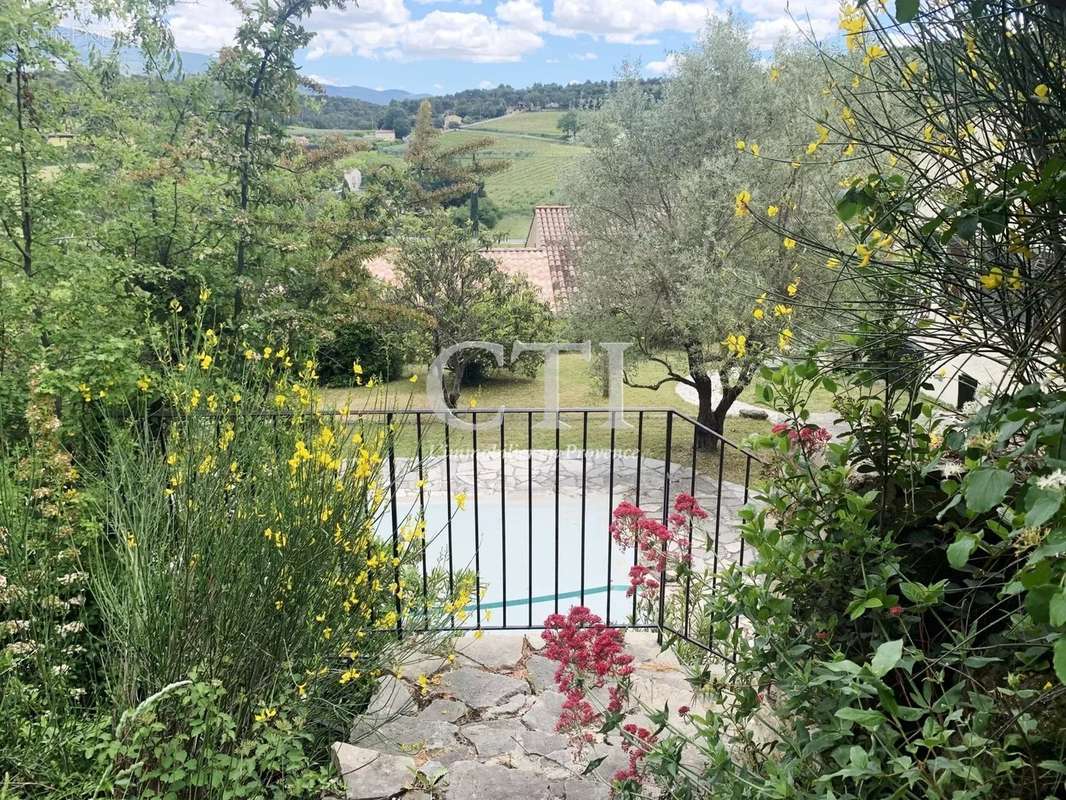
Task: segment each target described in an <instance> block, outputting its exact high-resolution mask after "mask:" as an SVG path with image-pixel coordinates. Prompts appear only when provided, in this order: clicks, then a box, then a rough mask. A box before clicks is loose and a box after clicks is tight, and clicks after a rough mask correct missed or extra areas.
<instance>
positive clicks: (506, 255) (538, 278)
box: [366, 247, 556, 308]
mask: <svg viewBox="0 0 1066 800" xmlns="http://www.w3.org/2000/svg"><path fill="white" fill-rule="evenodd" d="M485 255H486V256H488V257H489V258H491V259H492V260H493V261H494V262H495V263H496V266H498V267H499V268H500V270H501V271H503V272H505V273H506V274H508V275H516V276H518V277H522V278H525V279H526V280H528V281H529V282H530V284H532V285H533V288H535V289H536V290H537V292H538V294H540V296H541V299H542V300H544V301H545V302H546V303H548V304H549V305H551V306H552V307H553V308H555V307H556V302H555V292H554V289H553V285H552V273H551V266H550V263H549V259H548V253H547V251H546V250H544V249H539V248H526V247H494V248H492V249H490V250H486V251H485ZM366 266H367V269H368V270H369V271H370V274H371V275H373V276H374V277H375V278H377V279H378V280H381V281H385V282H386V283H395V282H396V265H395V264H394V263H393V260H392V257H391V255H390V254H389V253H383V254H382V255H379V256H376V257H375V258H372V259H370V261H368V262H367V265H366Z"/></svg>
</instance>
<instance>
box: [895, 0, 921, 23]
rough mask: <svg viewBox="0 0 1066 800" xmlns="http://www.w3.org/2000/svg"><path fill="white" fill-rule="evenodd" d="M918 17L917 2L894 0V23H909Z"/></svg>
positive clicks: (914, 0) (912, 0) (916, 0)
mask: <svg viewBox="0 0 1066 800" xmlns="http://www.w3.org/2000/svg"><path fill="white" fill-rule="evenodd" d="M916 16H918V0H896V21H897V22H910V21H911V20H912V19H914V18H915V17H916Z"/></svg>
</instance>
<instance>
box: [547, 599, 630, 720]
mask: <svg viewBox="0 0 1066 800" xmlns="http://www.w3.org/2000/svg"><path fill="white" fill-rule="evenodd" d="M544 627H545V630H544V632H543V633H542V634H541V636H542V637H543V638H544V641H545V642H547V646H546V647H545V648H544V655H545V657H546V658H550V659H551V660H552V661H556V662H558V663H559V666H558V668H557V669H556V670H555V683H556V685H557V686H558V687H559V691H561V692H562V693H563V694H564V695H566V700H565V702H564V703H563V711H562V714H561V715H560V717H559V721H558V722H557V723H556V726H555V729H556V730H557V731H559V732H560V733H569V734H570V735H572V736H574V737H575V738H577V739H580V740H581V741H591V740H592V733H591V732H590V731H589V730H588V729H589V728H590V727H591V726H592V725H593V723H595V722H596V721H597V719H598V718H599V714H598V713H597V712H596V710H595V709H594V708H593V707H592V704H591V703H589V701H588V697H587V691H588V690H589V689H590V688H600V687H602V686H603V685H604V684H605V683H606V682H607V679H608V678H613V679H617V678H622V677H625V676H627V675H629V674H630V673H631V672H632V671H633V666H632V661H633V656H631V655H630V654H628V653H626V652H625V648H624V643H623V639H622V632H621V631H620V630H618V629H617V628H608V627H607V626H606V625H604V624H603V620H601V619H600V618H599V617H598V616H596V615H595V614H593V613H592V612H591V611H589V610H588V609H587V608H585V607H584V606H575V607H574V608H571V609H570V612H569V613H568V614H567V615H566V616H565V617H564V616H562V615H561V614H552V615H551V616H549V617H548V618H547V619H546V620H545V621H544ZM608 693H609V697H610V700H609V703H608V706H607V708H608V710H609V711H611V712H615V713H617V712H620V711H621V710H622V706H623V703H624V702H625V693H624V690H622V689H621V688H619V687H618V686H611V687H610V688H609V689H608Z"/></svg>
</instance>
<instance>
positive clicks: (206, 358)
mask: <svg viewBox="0 0 1066 800" xmlns="http://www.w3.org/2000/svg"><path fill="white" fill-rule="evenodd" d="M198 358H199V361H200V369H204V370H207V369H211V365H212V364H214V363H215V359H214V358H213V357H212V356H211V355H210V354H208V353H200V355H199V356H198Z"/></svg>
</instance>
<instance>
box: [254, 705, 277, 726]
mask: <svg viewBox="0 0 1066 800" xmlns="http://www.w3.org/2000/svg"><path fill="white" fill-rule="evenodd" d="M277 715H278V710H277V709H276V708H264V709H263V710H262V711H260V712H259V713H258V714H256V715H255V721H256V722H260V723H262V722H269V721H270V720H272V719H274V717H276V716H277Z"/></svg>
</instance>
